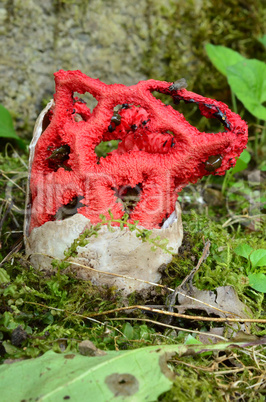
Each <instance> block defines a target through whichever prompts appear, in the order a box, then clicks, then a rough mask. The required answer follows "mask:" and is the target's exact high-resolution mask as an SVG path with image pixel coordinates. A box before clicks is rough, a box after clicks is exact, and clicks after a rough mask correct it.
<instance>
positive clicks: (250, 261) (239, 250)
mask: <svg viewBox="0 0 266 402" xmlns="http://www.w3.org/2000/svg"><path fill="white" fill-rule="evenodd" d="M235 253H236V254H237V255H239V256H240V257H243V258H245V259H246V260H247V266H246V273H247V277H248V279H249V286H250V287H251V288H253V289H255V290H257V291H258V292H262V293H266V275H265V273H263V272H261V269H262V270H264V271H265V272H266V269H265V267H266V249H258V250H254V249H253V248H252V247H250V246H249V245H248V244H246V243H243V244H240V245H239V246H237V247H236V249H235ZM263 267H264V268H263ZM259 269H260V271H259Z"/></svg>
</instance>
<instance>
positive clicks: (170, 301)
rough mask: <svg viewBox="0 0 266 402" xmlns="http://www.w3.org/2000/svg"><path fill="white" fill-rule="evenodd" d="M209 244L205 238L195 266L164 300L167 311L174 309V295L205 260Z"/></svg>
mask: <svg viewBox="0 0 266 402" xmlns="http://www.w3.org/2000/svg"><path fill="white" fill-rule="evenodd" d="M210 245H211V242H210V240H207V241H206V243H205V245H204V249H203V253H202V256H201V257H200V259H199V261H198V263H197V265H196V267H195V268H193V269H192V271H191V272H190V273H189V274H188V275H187V276H186V277H185V279H184V280H183V281H182V283H181V284H180V285H179V286H177V288H175V291H174V292H173V293H172V294H171V295H170V296H168V298H167V301H166V304H167V305H168V311H174V309H173V307H174V305H175V303H176V296H177V295H178V293H180V290H181V289H182V287H183V286H184V285H185V284H186V283H187V282H188V281H189V280H190V281H191V280H192V278H193V276H194V275H195V273H196V272H197V271H198V270H199V268H200V266H201V264H202V263H203V262H204V261H205V260H206V258H207V257H208V255H209V254H210ZM169 324H170V323H169Z"/></svg>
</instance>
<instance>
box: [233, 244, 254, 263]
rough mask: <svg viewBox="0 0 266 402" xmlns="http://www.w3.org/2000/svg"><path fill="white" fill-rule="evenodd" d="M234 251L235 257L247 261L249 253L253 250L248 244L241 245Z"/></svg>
mask: <svg viewBox="0 0 266 402" xmlns="http://www.w3.org/2000/svg"><path fill="white" fill-rule="evenodd" d="M234 251H235V253H236V254H237V255H240V257H244V258H246V259H247V260H248V258H249V255H250V253H251V252H252V251H253V248H252V247H250V246H249V245H248V244H246V243H243V244H240V245H239V246H237V247H236V248H235V250H234Z"/></svg>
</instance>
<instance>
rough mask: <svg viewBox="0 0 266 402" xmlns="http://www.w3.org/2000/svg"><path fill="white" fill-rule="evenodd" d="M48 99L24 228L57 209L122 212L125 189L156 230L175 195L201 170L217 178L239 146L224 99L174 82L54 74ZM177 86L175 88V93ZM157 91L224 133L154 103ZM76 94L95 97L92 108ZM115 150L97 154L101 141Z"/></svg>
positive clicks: (94, 218) (243, 137)
mask: <svg viewBox="0 0 266 402" xmlns="http://www.w3.org/2000/svg"><path fill="white" fill-rule="evenodd" d="M55 82H56V93H55V96H54V104H53V106H52V107H51V108H50V110H49V111H48V112H47V113H46V115H45V118H44V120H43V132H42V134H41V136H40V137H39V139H38V141H37V144H36V147H35V152H34V159H33V163H32V169H31V177H30V193H31V199H30V204H31V222H30V230H32V229H33V228H35V227H39V226H41V225H43V224H44V223H45V222H47V221H53V220H57V219H63V216H62V214H61V213H60V211H62V208H65V210H67V209H68V208H69V209H70V210H73V209H74V210H75V212H78V213H79V214H82V215H84V216H85V217H87V218H89V219H90V221H91V223H97V222H99V220H100V218H99V215H100V214H104V215H106V216H108V210H111V212H112V214H113V216H114V218H121V217H122V216H123V214H124V212H125V211H124V209H125V208H123V203H121V202H119V201H121V199H123V197H124V198H126V195H128V194H130V192H135V195H136V193H137V199H138V201H137V203H135V205H134V206H133V207H131V209H130V208H129V209H128V211H129V213H130V220H131V221H135V220H138V221H139V224H140V225H141V226H143V227H145V228H147V229H151V228H159V227H161V225H162V222H163V221H164V220H165V219H167V218H168V217H169V215H170V214H171V213H172V212H173V211H174V206H175V202H176V200H177V197H178V193H179V192H180V191H181V190H182V188H183V187H184V186H186V185H187V184H188V183H195V182H196V181H197V180H198V179H200V178H202V177H203V176H206V175H210V174H212V175H223V174H224V173H225V171H226V170H227V169H229V168H231V167H232V166H234V165H235V162H236V158H237V157H238V156H239V155H240V153H241V152H242V151H243V149H244V148H245V147H246V143H247V138H248V133H247V125H246V123H245V122H244V121H243V120H242V119H241V118H240V117H239V116H238V115H237V114H235V113H233V112H232V111H231V110H230V109H229V108H228V107H227V106H226V105H225V104H224V103H222V102H218V101H216V100H213V99H209V98H205V97H203V96H201V95H197V94H195V93H193V92H189V91H187V90H186V89H184V88H183V87H182V85H181V86H180V85H178V84H177V85H176V84H175V83H169V82H165V81H156V80H148V81H141V82H139V83H138V84H137V85H132V86H130V87H127V86H124V85H119V84H113V85H106V84H104V83H103V82H101V81H100V80H98V79H93V78H90V77H88V76H86V75H85V74H82V73H81V72H80V71H63V70H60V71H58V72H57V73H55ZM180 87H181V89H180ZM153 91H157V92H160V93H163V94H166V95H169V96H171V97H172V98H173V101H174V103H175V104H178V102H179V101H180V100H183V101H185V102H189V103H191V102H192V103H195V104H197V105H198V107H199V110H200V112H201V114H202V115H203V116H205V117H207V118H216V119H218V120H219V121H220V122H221V123H222V124H223V126H224V132H220V133H205V132H200V131H198V129H197V128H195V127H193V126H191V125H190V124H189V123H188V121H186V120H185V118H184V116H183V115H182V114H181V113H179V112H178V111H177V110H174V109H173V108H172V107H171V106H169V105H165V104H164V103H163V102H161V101H160V100H159V99H156V98H155V97H154V96H153V94H152V92H153ZM75 92H76V93H79V94H84V93H85V92H89V93H90V94H91V95H93V97H94V98H95V99H96V100H97V101H98V104H97V106H96V107H95V108H94V109H93V111H92V112H91V111H90V109H89V108H88V107H87V106H86V104H85V103H84V101H83V100H82V99H80V98H79V97H76V96H75ZM113 139H115V140H119V141H120V142H119V145H118V148H117V149H116V150H114V151H112V152H110V153H109V154H108V155H107V156H106V157H105V158H103V157H101V158H99V157H98V156H97V154H96V152H95V148H96V147H97V145H99V144H100V143H101V142H102V141H109V140H113Z"/></svg>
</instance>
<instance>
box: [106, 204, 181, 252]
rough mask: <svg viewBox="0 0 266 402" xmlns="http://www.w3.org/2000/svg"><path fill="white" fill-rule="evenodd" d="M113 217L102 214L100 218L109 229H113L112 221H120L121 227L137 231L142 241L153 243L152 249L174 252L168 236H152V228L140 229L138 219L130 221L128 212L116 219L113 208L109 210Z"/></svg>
mask: <svg viewBox="0 0 266 402" xmlns="http://www.w3.org/2000/svg"><path fill="white" fill-rule="evenodd" d="M108 212H109V215H110V217H111V219H107V218H106V216H105V215H100V218H101V220H102V224H103V225H105V224H107V227H108V229H109V230H111V231H112V223H119V226H120V229H121V230H123V229H124V227H125V226H126V227H128V229H129V230H130V231H131V232H133V231H134V230H135V231H136V236H137V237H139V238H140V239H141V240H142V242H148V243H150V244H151V250H152V251H156V250H157V248H160V249H162V250H163V251H164V252H166V253H168V254H173V252H172V247H167V244H168V242H169V240H168V239H167V238H164V239H161V237H160V236H156V237H152V230H148V229H144V228H143V229H140V228H139V227H138V226H137V225H138V223H139V222H138V221H135V222H134V223H129V222H128V218H129V215H128V214H124V215H123V217H122V219H114V216H113V214H112V212H111V210H109V211H108Z"/></svg>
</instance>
